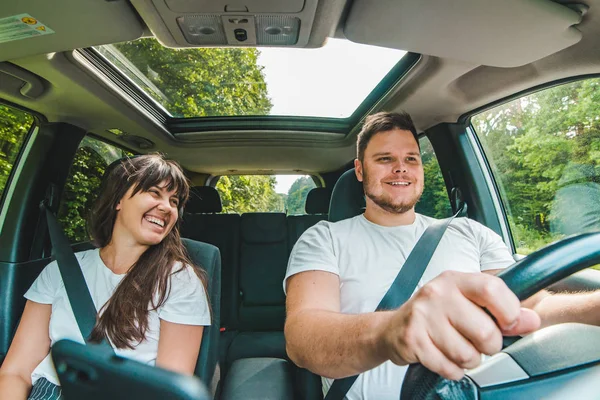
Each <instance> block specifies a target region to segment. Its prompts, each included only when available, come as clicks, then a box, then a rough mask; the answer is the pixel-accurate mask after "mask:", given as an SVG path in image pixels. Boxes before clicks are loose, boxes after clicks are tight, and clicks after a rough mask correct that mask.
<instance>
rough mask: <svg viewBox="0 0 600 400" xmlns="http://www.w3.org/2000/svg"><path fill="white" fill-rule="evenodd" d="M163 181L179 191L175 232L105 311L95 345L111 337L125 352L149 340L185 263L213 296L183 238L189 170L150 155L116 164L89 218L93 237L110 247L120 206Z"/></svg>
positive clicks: (147, 255) (151, 251)
mask: <svg viewBox="0 0 600 400" xmlns="http://www.w3.org/2000/svg"><path fill="white" fill-rule="evenodd" d="M162 183H166V185H167V186H166V189H167V190H168V191H172V190H175V192H176V193H177V197H178V199H179V205H180V206H179V219H178V221H177V222H176V223H175V225H174V226H173V229H172V230H171V232H169V234H168V235H167V236H166V237H165V238H164V239H163V240H162V241H161V242H160V243H158V244H156V245H153V246H150V247H149V248H148V249H147V250H146V251H145V252H144V253H143V254H142V255H141V256H140V258H139V259H138V260H137V262H136V263H135V264H133V266H132V267H131V268H130V269H129V271H128V272H127V275H126V276H125V278H123V280H122V281H121V283H120V284H119V286H117V288H116V290H115V292H114V293H113V295H112V296H111V297H110V299H109V300H108V301H107V302H106V304H105V305H104V307H103V308H102V311H103V312H101V313H100V314H101V315H100V317H99V319H98V322H97V323H96V326H95V327H94V329H93V331H92V334H91V340H92V341H95V342H100V341H102V339H104V337H105V336H107V337H108V338H109V339H110V340H111V342H112V343H113V344H114V346H116V347H117V348H119V349H122V348H130V349H133V348H134V346H135V345H137V344H139V343H141V342H142V341H143V340H144V339H145V338H146V330H147V329H148V312H149V311H150V310H156V309H157V308H158V307H160V306H162V305H163V304H164V303H165V301H166V300H167V298H168V296H169V292H170V283H169V282H170V279H169V278H170V276H171V275H172V274H175V273H177V272H179V271H181V270H182V269H184V268H185V265H190V266H191V267H192V268H193V269H194V271H195V272H196V274H197V275H198V277H199V278H200V280H201V281H202V284H203V285H204V289H205V292H206V293H207V294H208V291H207V290H206V288H207V281H208V280H207V275H206V271H204V270H203V269H201V268H200V267H197V266H194V265H193V263H192V262H191V261H190V259H189V256H188V255H187V252H186V250H185V248H184V246H183V244H182V243H181V237H180V236H179V220H180V219H181V216H182V215H181V214H182V209H183V205H184V204H185V202H186V201H187V199H188V196H189V189H190V188H189V184H188V181H187V178H186V177H185V175H184V173H183V171H182V170H181V168H180V167H179V165H178V164H177V163H175V162H174V161H170V160H166V159H164V158H163V157H162V156H161V155H159V154H150V155H144V156H137V157H134V158H128V159H123V160H120V161H118V162H116V163H115V164H112V165H110V166H109V167H108V168H107V170H106V172H105V176H104V179H103V181H102V184H101V186H100V192H99V194H98V198H97V199H96V201H95V203H94V206H93V207H92V209H91V212H90V214H89V217H88V233H89V234H90V237H91V238H92V241H93V243H94V244H95V245H96V246H97V247H100V248H102V247H105V246H107V245H108V244H109V243H110V241H111V239H112V233H113V227H114V225H115V221H116V218H117V213H118V211H117V209H116V208H117V204H118V203H119V201H120V200H121V199H122V198H123V196H125V194H126V193H127V191H128V190H129V189H130V188H131V187H133V192H132V194H131V195H132V196H134V195H135V194H137V193H139V192H140V191H141V192H146V191H148V190H149V189H150V188H151V187H153V186H159V185H160V184H162ZM177 262H179V263H181V268H179V269H177V270H176V271H173V267H174V265H175V263H177Z"/></svg>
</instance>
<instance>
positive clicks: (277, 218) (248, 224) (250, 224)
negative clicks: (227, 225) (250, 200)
mask: <svg viewBox="0 0 600 400" xmlns="http://www.w3.org/2000/svg"><path fill="white" fill-rule="evenodd" d="M240 224H241V231H242V240H243V241H244V242H246V243H262V244H267V243H277V242H282V241H285V240H286V238H287V220H286V216H285V214H284V213H265V212H257V213H247V214H242V217H241V222H240Z"/></svg>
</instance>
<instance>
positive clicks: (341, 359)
mask: <svg viewBox="0 0 600 400" xmlns="http://www.w3.org/2000/svg"><path fill="white" fill-rule="evenodd" d="M354 165H355V173H356V177H357V178H358V180H359V181H361V182H362V184H363V189H364V193H365V195H366V196H365V197H366V209H365V211H364V214H361V215H358V216H356V217H353V218H349V219H345V220H342V221H339V222H335V223H331V222H326V221H322V222H320V223H318V224H317V225H315V226H313V227H311V228H310V229H308V230H307V231H306V232H305V233H304V234H303V235H302V237H301V238H300V239H299V240H298V242H297V243H296V245H295V246H294V249H293V251H292V253H291V255H290V259H289V263H288V269H287V273H286V277H285V280H284V283H283V284H284V290H285V291H286V295H287V300H286V307H287V319H286V324H285V337H286V342H287V352H288V355H289V357H290V358H291V359H292V361H294V362H295V363H296V364H297V365H298V366H300V367H303V368H307V369H309V370H311V371H312V372H314V373H316V374H318V375H321V376H322V377H323V379H322V382H323V392H324V393H327V391H328V390H329V388H330V387H331V385H332V382H333V380H334V379H340V378H344V377H347V376H352V375H357V374H360V376H359V377H358V379H357V380H356V382H355V383H354V384H353V386H352V387H351V388H350V390H349V391H348V393H347V394H346V398H347V399H350V400H354V399H394V400H396V399H398V398H399V395H400V390H401V387H402V381H403V378H404V374H405V372H406V370H407V365H408V364H411V363H417V362H419V363H421V364H423V365H424V366H425V367H427V368H429V369H430V370H432V371H434V372H436V373H438V374H440V375H441V376H443V377H445V378H448V379H460V378H461V377H462V376H463V374H464V370H465V369H470V368H474V367H476V366H477V365H479V364H480V362H481V359H482V354H487V355H491V354H494V353H496V352H498V351H499V350H500V349H501V346H502V336H503V335H505V336H514V335H523V334H527V333H529V332H532V331H534V330H536V329H539V328H540V327H544V326H548V325H551V324H556V323H562V322H581V323H587V324H596V325H598V324H600V314H599V313H598V312H597V311H596V312H592V310H594V309H595V310H598V309H599V305H600V292H593V293H584V294H569V295H567V294H555V295H551V294H550V293H549V292H547V291H542V292H540V293H537V294H536V295H534V296H532V297H531V298H529V299H527V300H526V301H524V302H522V303H520V302H519V300H518V299H517V297H516V296H515V295H514V294H513V293H512V292H511V291H510V290H509V289H508V288H507V286H506V285H505V284H504V283H503V281H502V280H501V279H499V278H497V277H496V276H494V275H495V274H496V273H497V272H498V271H500V270H502V269H503V268H506V267H508V266H510V265H511V264H513V263H514V259H513V257H512V255H511V253H510V250H509V249H508V248H507V247H506V245H505V244H504V243H503V241H502V239H501V238H500V236H498V235H497V234H496V233H494V232H493V231H492V230H490V229H488V228H487V227H485V226H483V225H482V224H480V223H478V222H476V221H473V220H470V219H468V218H456V219H454V220H453V221H452V223H451V224H450V226H449V227H448V229H447V230H446V232H445V233H444V235H443V237H442V239H441V241H440V243H439V245H438V247H437V249H436V250H435V253H434V254H433V257H432V258H431V260H430V262H429V264H428V266H427V269H426V270H425V272H424V274H423V276H422V277H421V280H420V281H419V284H418V285H417V288H416V290H415V292H414V293H413V295H412V297H411V298H410V300H408V301H407V302H406V303H404V304H403V305H402V306H401V307H399V308H397V309H395V310H389V311H378V312H374V310H375V309H376V308H377V305H378V304H379V302H380V300H381V299H382V297H383V296H384V294H385V293H386V292H387V291H388V289H389V287H390V286H391V284H392V282H393V281H394V279H395V278H396V276H397V275H398V272H399V271H400V270H401V268H402V266H403V264H404V262H405V261H406V258H407V257H408V255H409V254H410V252H411V250H412V249H413V247H414V246H415V244H416V243H417V241H418V240H419V238H420V236H421V235H422V234H423V232H424V231H425V230H426V229H427V227H428V226H429V225H431V224H433V223H434V222H436V219H434V218H430V217H426V216H424V215H421V214H418V213H416V212H415V204H416V203H417V202H418V201H419V198H420V196H421V194H422V193H423V187H424V184H425V182H424V173H423V164H422V162H421V157H420V149H419V142H418V136H417V132H416V129H415V126H414V124H413V122H412V120H411V118H410V116H409V115H408V114H406V113H378V114H374V115H371V116H369V117H368V118H367V119H366V121H365V123H364V125H363V128H362V130H361V132H360V133H359V135H358V141H357V159H356V160H355V162H354ZM482 272H483V273H482ZM484 308H485V309H487V310H488V311H489V313H490V314H491V315H492V316H493V317H494V319H495V320H494V319H493V318H492V317H491V316H490V314H487V313H486V312H485V311H484Z"/></svg>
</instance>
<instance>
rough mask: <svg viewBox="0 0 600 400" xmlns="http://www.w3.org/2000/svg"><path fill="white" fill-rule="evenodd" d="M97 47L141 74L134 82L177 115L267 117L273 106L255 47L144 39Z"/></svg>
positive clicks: (120, 63) (122, 68)
mask: <svg viewBox="0 0 600 400" xmlns="http://www.w3.org/2000/svg"><path fill="white" fill-rule="evenodd" d="M113 49H117V50H118V52H120V54H122V55H123V56H125V57H124V58H123V57H121V56H120V55H119V53H114V51H113ZM99 50H100V51H101V52H103V54H104V55H105V56H107V57H108V58H109V59H110V60H111V61H112V62H113V63H115V64H117V66H118V67H120V69H121V70H132V69H135V68H137V69H138V70H139V71H140V72H142V73H143V75H144V76H145V78H146V79H143V78H139V77H138V78H137V79H135V80H136V83H137V84H138V85H139V86H141V87H142V88H143V89H145V90H146V92H148V93H150V94H151V95H152V97H154V99H155V100H157V101H158V102H159V103H162V104H164V105H165V106H166V108H167V109H168V110H169V111H170V112H171V113H172V114H173V115H175V116H180V117H204V116H219V115H268V114H269V112H270V110H271V107H272V104H271V101H270V100H269V98H268V97H267V85H266V83H265V79H264V74H263V72H262V69H263V67H261V66H258V65H257V58H258V54H259V51H258V50H257V49H253V48H202V49H198V48H194V49H177V50H175V49H168V48H165V47H163V46H162V45H161V44H160V43H159V42H158V41H157V40H156V39H153V38H146V39H140V40H136V41H133V42H124V43H120V44H115V45H113V46H112V47H111V46H107V47H103V48H99ZM129 63H131V64H132V65H133V66H135V68H132V67H131V66H130V64H129ZM129 75H130V76H133V77H134V78H135V77H136V74H135V73H130V74H129Z"/></svg>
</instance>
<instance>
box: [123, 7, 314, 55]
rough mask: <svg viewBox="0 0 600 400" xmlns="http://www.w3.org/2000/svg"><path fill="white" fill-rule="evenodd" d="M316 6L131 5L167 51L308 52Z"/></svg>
mask: <svg viewBox="0 0 600 400" xmlns="http://www.w3.org/2000/svg"><path fill="white" fill-rule="evenodd" d="M318 2H319V1H318V0H132V1H131V3H132V4H133V6H134V7H135V8H136V10H137V12H138V13H139V14H140V16H141V17H142V19H143V20H144V21H145V22H146V24H147V25H148V27H149V28H150V30H151V31H152V33H153V34H154V35H155V36H156V38H157V39H158V40H159V41H160V42H162V43H163V44H164V45H166V46H169V47H197V46H202V47H211V46H286V47H305V46H306V45H307V44H308V42H309V37H310V34H311V30H312V27H313V22H314V18H315V12H316V10H317V5H318Z"/></svg>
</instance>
